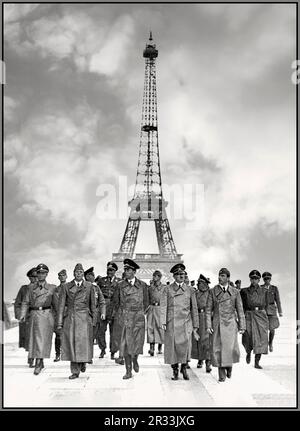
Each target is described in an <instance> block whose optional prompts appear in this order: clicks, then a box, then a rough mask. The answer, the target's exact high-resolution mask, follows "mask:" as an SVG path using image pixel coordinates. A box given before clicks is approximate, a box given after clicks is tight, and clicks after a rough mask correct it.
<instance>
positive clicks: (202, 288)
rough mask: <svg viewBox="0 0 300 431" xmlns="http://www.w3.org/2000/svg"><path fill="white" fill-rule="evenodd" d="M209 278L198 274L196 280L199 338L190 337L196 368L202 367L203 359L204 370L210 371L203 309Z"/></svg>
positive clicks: (207, 292) (204, 308) (208, 337)
mask: <svg viewBox="0 0 300 431" xmlns="http://www.w3.org/2000/svg"><path fill="white" fill-rule="evenodd" d="M209 284H210V280H209V278H207V277H205V276H204V275H203V274H200V276H199V278H198V282H197V287H198V288H197V290H196V292H195V295H196V301H197V306H198V315H199V328H198V330H197V331H198V335H199V340H198V341H197V340H196V339H195V337H192V354H191V357H192V359H197V360H198V363H197V368H202V365H203V361H204V360H205V365H206V372H207V373H210V372H211V365H210V364H211V363H210V348H209V340H210V335H209V334H208V332H207V330H206V318H205V310H206V304H207V299H208V294H209Z"/></svg>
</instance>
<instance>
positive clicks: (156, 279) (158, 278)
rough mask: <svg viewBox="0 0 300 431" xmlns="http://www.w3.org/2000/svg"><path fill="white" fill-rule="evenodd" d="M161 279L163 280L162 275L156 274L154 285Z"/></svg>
mask: <svg viewBox="0 0 300 431" xmlns="http://www.w3.org/2000/svg"><path fill="white" fill-rule="evenodd" d="M160 279H161V275H159V274H154V275H153V281H154V283H159V282H160Z"/></svg>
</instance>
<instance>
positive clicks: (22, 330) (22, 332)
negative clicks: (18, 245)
mask: <svg viewBox="0 0 300 431" xmlns="http://www.w3.org/2000/svg"><path fill="white" fill-rule="evenodd" d="M26 275H27V277H28V278H29V281H30V283H29V284H24V285H23V286H21V288H20V290H19V292H18V294H17V297H16V300H15V302H14V312H15V318H16V319H17V320H20V315H21V306H22V302H23V301H24V300H25V296H26V292H27V291H28V289H29V286H30V285H31V284H34V283H36V281H37V273H36V268H31V269H30V270H29V271H28V272H27V274H26ZM28 343H29V313H28V314H27V316H25V321H24V322H19V347H20V348H24V349H25V350H26V352H28ZM28 365H29V368H33V367H34V358H30V357H29V356H28Z"/></svg>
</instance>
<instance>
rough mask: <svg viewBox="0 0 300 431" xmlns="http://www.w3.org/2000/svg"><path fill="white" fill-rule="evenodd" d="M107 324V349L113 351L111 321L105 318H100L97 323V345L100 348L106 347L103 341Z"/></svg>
mask: <svg viewBox="0 0 300 431" xmlns="http://www.w3.org/2000/svg"><path fill="white" fill-rule="evenodd" d="M107 325H108V326H109V351H110V352H111V353H116V351H115V352H113V342H112V341H113V321H111V320H108V319H105V320H101V321H100V323H99V332H98V345H99V348H100V349H101V350H105V349H106V341H105V333H106V330H107Z"/></svg>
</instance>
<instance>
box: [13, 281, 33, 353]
mask: <svg viewBox="0 0 300 431" xmlns="http://www.w3.org/2000/svg"><path fill="white" fill-rule="evenodd" d="M30 284H31V283H30ZM30 284H25V285H23V286H21V288H20V290H19V292H18V294H17V297H16V300H15V302H14V312H15V318H16V319H17V320H20V318H21V307H22V302H23V301H24V300H25V296H26V293H27V290H28V288H29V286H30ZM25 317H26V321H25V322H19V347H20V348H21V347H23V348H24V349H25V350H28V340H29V332H28V329H29V328H28V322H29V313H27V315H26V316H25Z"/></svg>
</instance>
